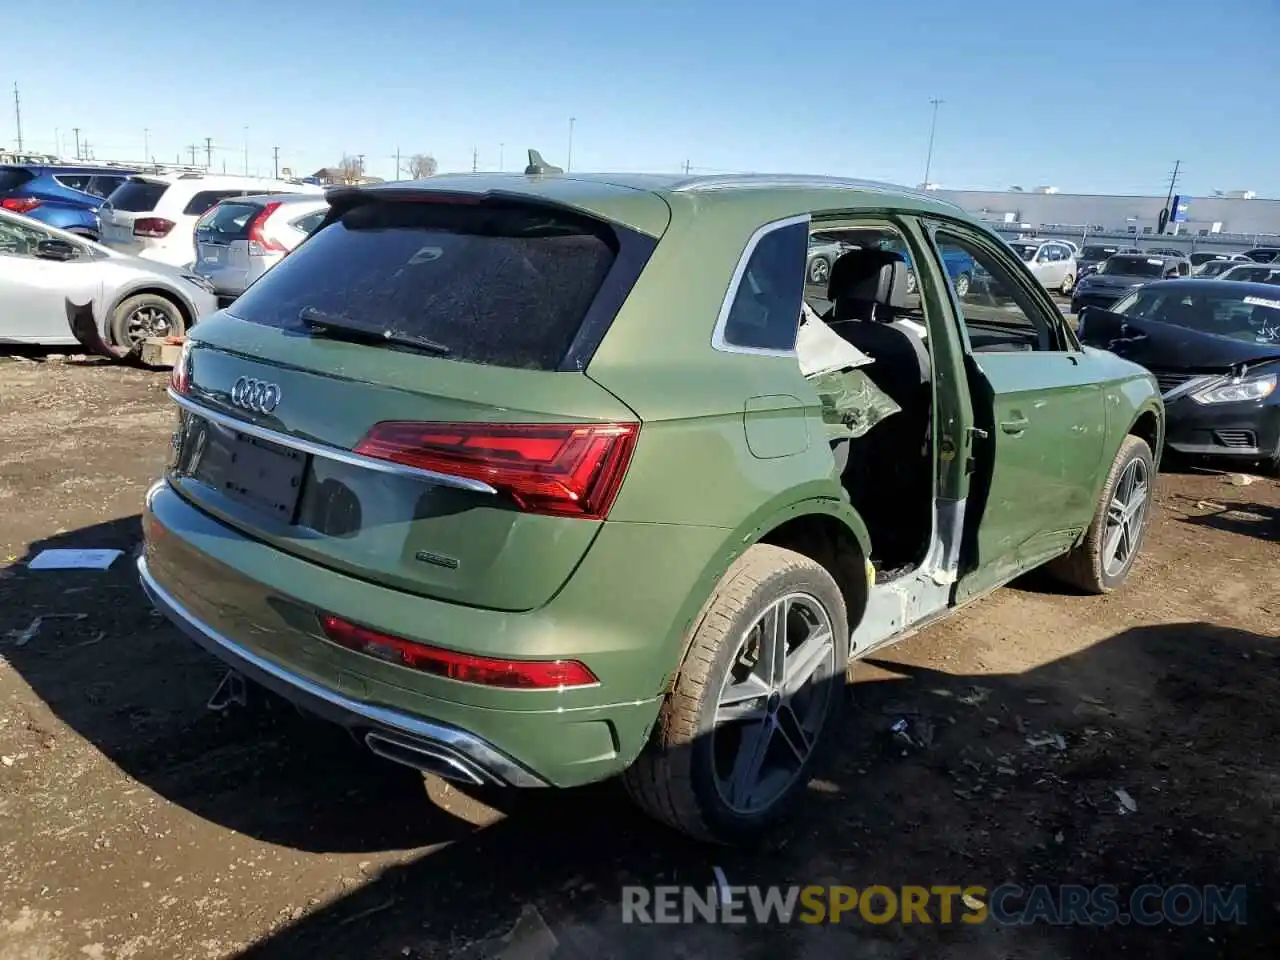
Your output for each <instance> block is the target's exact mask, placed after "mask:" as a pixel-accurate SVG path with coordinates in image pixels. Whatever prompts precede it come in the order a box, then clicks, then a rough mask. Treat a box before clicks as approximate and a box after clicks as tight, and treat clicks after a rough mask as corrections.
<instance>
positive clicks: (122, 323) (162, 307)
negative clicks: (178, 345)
mask: <svg viewBox="0 0 1280 960" xmlns="http://www.w3.org/2000/svg"><path fill="white" fill-rule="evenodd" d="M139 311H152V312H153V313H152V315H153V316H154V315H155V312H159V313H161V314H163V315H164V316H165V317H166V318H167V319H168V323H167V326H166V329H165V330H164V331H161V330H160V329H158V326H151V327H150V328H149V329H147V330H144V329H142V328H139V327H138V326H137V325H136V323H135V321H134V318H135V315H136V314H138V313H139ZM110 330H111V340H112V342H113V343H114V344H115V345H116V346H118V347H125V348H129V347H132V346H134V345H135V344H136V343H138V342H140V341H141V340H143V339H146V337H157V336H159V337H163V336H180V335H181V334H182V333H183V332H185V330H186V322H185V321H184V319H183V316H182V309H181V308H180V307H179V306H178V305H177V304H176V303H175V302H174V301H172V300H170V299H169V298H168V297H162V296H160V295H159V294H157V293H140V294H137V295H135V296H132V297H127V298H125V299H124V300H122V301H121V302H120V303H119V304H118V305H117V306H116V308H115V310H113V311H112V312H111V327H110ZM139 334H140V335H139Z"/></svg>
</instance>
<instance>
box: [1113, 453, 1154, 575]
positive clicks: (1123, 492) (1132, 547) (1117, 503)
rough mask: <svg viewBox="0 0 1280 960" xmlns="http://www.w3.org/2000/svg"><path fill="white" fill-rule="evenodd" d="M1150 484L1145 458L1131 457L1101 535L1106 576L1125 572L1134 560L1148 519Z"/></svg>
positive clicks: (1115, 490)
mask: <svg viewBox="0 0 1280 960" xmlns="http://www.w3.org/2000/svg"><path fill="white" fill-rule="evenodd" d="M1150 491H1151V486H1150V483H1149V481H1148V474H1147V465H1146V462H1145V461H1143V460H1139V459H1136V458H1135V459H1133V460H1130V461H1129V463H1128V465H1127V466H1126V467H1125V468H1124V472H1123V473H1121V474H1120V479H1119V480H1117V481H1116V485H1115V488H1114V489H1113V490H1112V492H1111V502H1110V503H1108V504H1107V525H1106V533H1105V534H1104V536H1103V539H1102V564H1103V569H1104V570H1105V571H1106V574H1107V576H1109V577H1114V576H1116V575H1118V574H1119V573H1121V572H1123V571H1124V569H1125V568H1126V567H1127V566H1128V565H1129V564H1130V563H1131V562H1132V561H1133V557H1134V554H1135V553H1136V552H1137V549H1138V541H1139V539H1140V538H1141V536H1142V527H1143V524H1144V522H1145V521H1146V516H1147V503H1148V501H1149V500H1150Z"/></svg>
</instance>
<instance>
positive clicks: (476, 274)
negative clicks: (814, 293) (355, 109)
mask: <svg viewBox="0 0 1280 960" xmlns="http://www.w3.org/2000/svg"><path fill="white" fill-rule="evenodd" d="M801 243H802V247H801V258H800V265H801V274H802V275H803V268H804V255H803V238H802V239H801ZM617 250H618V245H617V238H616V236H615V235H614V233H613V231H612V230H611V229H610V228H609V227H608V226H607V225H605V224H603V223H601V222H599V221H596V220H594V219H592V218H589V217H585V216H578V215H576V214H573V213H569V212H567V211H559V210H555V209H552V208H547V207H541V206H534V205H529V204H520V203H514V202H504V201H494V202H489V203H474V204H473V203H459V204H453V203H404V202H399V203H383V202H373V203H365V204H362V205H360V206H357V207H355V208H354V209H351V210H348V211H347V212H346V213H344V214H343V215H342V216H341V217H340V218H339V219H338V220H336V221H335V222H333V223H331V224H329V225H328V226H326V227H325V228H324V229H322V230H321V231H320V232H319V233H317V234H315V235H314V236H312V237H311V239H310V240H308V241H307V242H306V243H304V244H302V245H301V246H299V247H298V248H297V249H296V250H295V251H294V252H293V253H291V254H290V255H289V256H288V257H285V259H284V260H282V261H281V262H280V263H279V264H278V265H277V266H275V267H274V268H273V269H272V270H271V271H270V272H268V273H267V274H266V275H265V276H263V278H262V279H261V280H259V281H258V282H257V283H254V284H252V285H251V286H250V287H249V288H248V290H246V291H245V292H244V294H243V295H241V297H240V298H239V299H238V300H236V302H235V304H234V306H233V307H232V308H231V312H232V313H234V315H235V316H237V317H240V318H242V319H244V320H249V321H251V322H253V323H261V324H264V325H267V326H273V327H280V328H284V329H289V330H298V331H301V330H304V329H306V328H305V327H304V326H303V324H302V322H301V321H300V319H299V313H300V312H301V311H302V310H303V308H304V307H305V308H311V309H312V310H317V311H320V312H323V313H325V314H328V315H331V316H336V317H339V318H349V319H350V321H351V323H352V324H353V325H356V324H358V325H361V326H370V325H376V326H378V327H379V328H380V329H385V330H390V331H393V332H394V333H396V334H408V335H411V336H417V337H426V338H428V339H430V340H434V341H436V342H437V343H440V344H443V345H444V346H446V347H447V348H448V349H449V351H450V356H452V357H453V358H454V359H457V360H465V361H469V362H472V363H484V364H493V365H495V366H503V367H520V368H528V369H536V370H554V369H557V368H558V367H559V366H560V364H561V363H562V361H563V360H564V359H565V357H566V355H567V354H568V351H569V348H570V346H571V344H572V343H573V340H574V338H575V336H576V335H577V334H578V331H579V329H580V328H581V327H582V325H583V320H584V318H586V316H587V313H588V311H589V310H590V308H591V305H592V303H593V301H594V300H595V298H596V294H597V293H598V292H599V290H600V288H601V285H602V284H603V282H604V279H605V276H606V274H607V273H608V272H609V269H610V267H611V266H612V265H613V262H614V259H615V257H616V255H617ZM799 310H800V307H799V301H798V300H797V303H796V314H797V316H798V315H799Z"/></svg>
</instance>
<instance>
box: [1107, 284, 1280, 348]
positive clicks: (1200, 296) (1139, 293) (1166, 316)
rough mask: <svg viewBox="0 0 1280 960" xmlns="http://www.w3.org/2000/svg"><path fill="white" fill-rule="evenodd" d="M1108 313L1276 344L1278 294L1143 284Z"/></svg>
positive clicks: (1279, 327) (1278, 336)
mask: <svg viewBox="0 0 1280 960" xmlns="http://www.w3.org/2000/svg"><path fill="white" fill-rule="evenodd" d="M1112 312H1113V313H1119V314H1122V315H1124V316H1126V317H1137V318H1140V319H1143V320H1158V321H1160V322H1161V323H1170V324H1173V325H1174V326H1178V327H1184V328H1186V329H1188V330H1197V331H1199V332H1200V333H1212V334H1216V335H1218V336H1220V337H1230V338H1231V339H1232V340H1244V341H1246V342H1247V343H1265V344H1275V343H1280V293H1277V295H1276V296H1275V297H1259V296H1256V295H1241V294H1235V293H1231V292H1224V291H1220V290H1195V291H1188V290H1186V289H1185V288H1184V289H1182V290H1178V289H1176V288H1175V287H1166V286H1160V287H1145V288H1143V289H1141V290H1135V291H1134V292H1133V293H1131V294H1129V296H1127V297H1125V298H1124V299H1123V300H1121V301H1120V302H1119V303H1117V304H1116V305H1115V306H1114V307H1113V308H1112Z"/></svg>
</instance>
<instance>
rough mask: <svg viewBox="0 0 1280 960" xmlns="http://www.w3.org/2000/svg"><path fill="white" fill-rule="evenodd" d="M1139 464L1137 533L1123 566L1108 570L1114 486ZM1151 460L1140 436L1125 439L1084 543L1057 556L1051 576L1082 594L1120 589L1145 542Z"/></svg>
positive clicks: (1152, 469) (1152, 476)
mask: <svg viewBox="0 0 1280 960" xmlns="http://www.w3.org/2000/svg"><path fill="white" fill-rule="evenodd" d="M1134 461H1139V463H1140V467H1141V470H1142V473H1143V475H1144V476H1145V478H1146V483H1147V495H1146V504H1145V507H1144V509H1143V510H1142V513H1141V516H1140V518H1139V522H1138V524H1137V530H1136V531H1135V532H1134V533H1133V534H1132V536H1133V540H1132V541H1131V548H1130V550H1129V552H1128V555H1127V557H1126V559H1125V561H1124V563H1123V565H1121V566H1120V567H1118V568H1113V569H1111V570H1108V568H1107V567H1108V565H1107V562H1106V558H1105V556H1104V553H1105V552H1106V551H1105V546H1106V543H1105V541H1106V536H1107V519H1108V514H1109V512H1110V506H1111V502H1112V500H1113V499H1114V498H1115V497H1116V493H1117V490H1116V488H1117V485H1118V484H1119V483H1120V480H1121V478H1122V477H1124V475H1125V471H1126V470H1128V469H1129V465H1130V464H1131V463H1133V462H1134ZM1155 477H1156V470H1155V461H1154V458H1153V457H1152V455H1151V448H1150V447H1149V446H1147V442H1146V441H1145V440H1143V439H1142V438H1141V437H1135V436H1127V437H1125V438H1124V442H1123V443H1121V444H1120V451H1119V452H1118V453H1117V454H1116V458H1115V460H1114V461H1112V464H1111V470H1110V471H1108V473H1107V481H1106V483H1104V484H1103V485H1102V493H1101V494H1100V495H1099V497H1098V503H1097V506H1096V508H1095V510H1094V514H1093V522H1092V523H1090V524H1089V529H1088V530H1087V531H1086V532H1085V537H1084V540H1083V541H1082V542H1081V543H1080V545H1079V546H1078V547H1076V548H1075V549H1074V550H1072V551H1071V552H1069V553H1066V554H1064V555H1063V556H1061V557H1058V558H1057V559H1056V560H1053V561H1051V562H1050V563H1049V565H1048V570H1049V572H1050V573H1051V574H1053V575H1054V576H1055V577H1057V578H1058V579H1059V580H1061V581H1063V582H1064V583H1068V584H1070V585H1071V586H1073V587H1078V588H1079V589H1081V590H1083V591H1085V592H1086V593H1095V594H1103V593H1110V592H1111V591H1113V590H1115V589H1117V588H1119V587H1120V586H1122V585H1123V584H1124V582H1125V580H1126V579H1128V577H1129V571H1131V570H1132V569H1133V562H1134V560H1135V559H1136V558H1137V556H1138V554H1139V552H1140V551H1141V550H1142V543H1143V540H1145V539H1146V534H1147V527H1148V526H1149V525H1150V520H1151V509H1150V506H1151V492H1152V491H1151V487H1152V486H1153V485H1154V483H1155Z"/></svg>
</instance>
